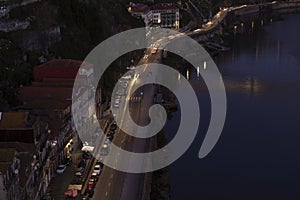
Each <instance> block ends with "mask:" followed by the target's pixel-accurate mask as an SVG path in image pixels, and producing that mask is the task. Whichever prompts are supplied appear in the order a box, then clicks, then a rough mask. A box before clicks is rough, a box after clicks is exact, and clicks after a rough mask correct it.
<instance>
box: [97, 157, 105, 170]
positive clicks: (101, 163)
mask: <svg viewBox="0 0 300 200" xmlns="http://www.w3.org/2000/svg"><path fill="white" fill-rule="evenodd" d="M102 161H103V159H102V158H100V159H99V160H98V161H97V162H96V165H100V167H101V169H103V166H104V164H103V162H102Z"/></svg>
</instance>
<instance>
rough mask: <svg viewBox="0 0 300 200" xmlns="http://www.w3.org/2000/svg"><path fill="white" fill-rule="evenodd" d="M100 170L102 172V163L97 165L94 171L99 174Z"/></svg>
mask: <svg viewBox="0 0 300 200" xmlns="http://www.w3.org/2000/svg"><path fill="white" fill-rule="evenodd" d="M100 172H101V167H100V165H95V167H94V171H93V173H97V174H98V175H99V174H100Z"/></svg>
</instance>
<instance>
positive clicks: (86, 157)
mask: <svg viewBox="0 0 300 200" xmlns="http://www.w3.org/2000/svg"><path fill="white" fill-rule="evenodd" d="M82 157H83V159H85V160H87V159H90V158H91V154H90V152H88V151H85V152H84V153H83V154H82Z"/></svg>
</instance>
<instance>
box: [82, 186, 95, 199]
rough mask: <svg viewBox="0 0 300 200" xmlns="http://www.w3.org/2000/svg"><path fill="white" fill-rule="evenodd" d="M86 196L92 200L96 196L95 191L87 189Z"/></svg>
mask: <svg viewBox="0 0 300 200" xmlns="http://www.w3.org/2000/svg"><path fill="white" fill-rule="evenodd" d="M84 194H85V195H87V196H88V197H89V198H92V197H93V195H94V190H92V189H89V188H87V189H86V190H85V192H84Z"/></svg>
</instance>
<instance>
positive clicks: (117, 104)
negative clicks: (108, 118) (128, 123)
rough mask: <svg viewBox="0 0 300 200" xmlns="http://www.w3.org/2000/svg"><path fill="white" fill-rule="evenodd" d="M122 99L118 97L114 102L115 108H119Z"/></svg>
mask: <svg viewBox="0 0 300 200" xmlns="http://www.w3.org/2000/svg"><path fill="white" fill-rule="evenodd" d="M120 101H121V100H120V99H116V100H115V102H114V104H113V107H114V108H119V107H120Z"/></svg>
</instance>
